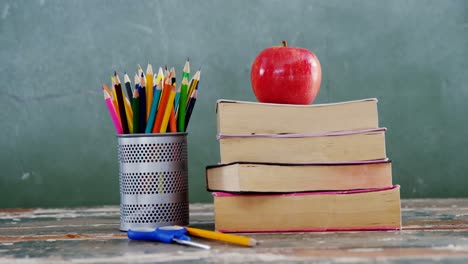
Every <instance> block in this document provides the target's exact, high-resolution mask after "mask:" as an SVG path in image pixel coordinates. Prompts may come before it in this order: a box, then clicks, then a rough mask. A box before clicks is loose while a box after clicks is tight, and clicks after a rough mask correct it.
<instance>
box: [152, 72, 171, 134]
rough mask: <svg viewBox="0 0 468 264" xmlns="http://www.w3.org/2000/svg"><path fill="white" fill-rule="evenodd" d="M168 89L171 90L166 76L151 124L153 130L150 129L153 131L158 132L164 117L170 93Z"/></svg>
mask: <svg viewBox="0 0 468 264" xmlns="http://www.w3.org/2000/svg"><path fill="white" fill-rule="evenodd" d="M170 90H171V85H170V79H169V78H166V82H165V83H164V87H163V90H162V94H161V99H160V100H159V106H158V112H157V114H156V120H155V121H154V125H153V130H152V132H153V133H159V131H161V125H162V121H163V118H164V114H165V112H166V106H167V102H168V101H169V95H170V93H171V91H170ZM166 128H167V124H166Z"/></svg>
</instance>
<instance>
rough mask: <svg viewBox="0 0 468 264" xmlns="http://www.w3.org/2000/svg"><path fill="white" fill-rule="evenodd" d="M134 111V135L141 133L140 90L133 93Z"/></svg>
mask: <svg viewBox="0 0 468 264" xmlns="http://www.w3.org/2000/svg"><path fill="white" fill-rule="evenodd" d="M132 109H133V131H134V133H139V132H140V95H139V93H138V89H135V90H134V91H133V97H132Z"/></svg>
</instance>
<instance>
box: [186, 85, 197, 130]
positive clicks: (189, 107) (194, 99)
mask: <svg viewBox="0 0 468 264" xmlns="http://www.w3.org/2000/svg"><path fill="white" fill-rule="evenodd" d="M197 92H198V91H197V90H195V91H193V94H192V96H190V99H189V103H188V105H187V110H186V113H185V127H187V126H188V124H189V121H190V117H191V116H192V111H193V108H194V107H195V103H196V102H197V94H198V93H197Z"/></svg>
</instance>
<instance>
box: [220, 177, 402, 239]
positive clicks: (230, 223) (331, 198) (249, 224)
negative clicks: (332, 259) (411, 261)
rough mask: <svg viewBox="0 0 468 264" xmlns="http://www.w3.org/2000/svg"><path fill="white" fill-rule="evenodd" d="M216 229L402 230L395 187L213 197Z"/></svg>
mask: <svg viewBox="0 0 468 264" xmlns="http://www.w3.org/2000/svg"><path fill="white" fill-rule="evenodd" d="M214 210H215V229H216V230H218V231H221V232H286V231H339V230H395V229H401V210H400V188H399V186H393V187H388V188H382V189H377V190H375V189H374V190H360V191H343V192H315V193H314V192H312V193H294V194H276V195H231V194H227V193H214Z"/></svg>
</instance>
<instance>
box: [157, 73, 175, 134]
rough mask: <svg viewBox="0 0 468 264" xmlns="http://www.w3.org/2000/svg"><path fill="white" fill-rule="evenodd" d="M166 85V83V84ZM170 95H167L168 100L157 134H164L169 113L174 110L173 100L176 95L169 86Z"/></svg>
mask: <svg viewBox="0 0 468 264" xmlns="http://www.w3.org/2000/svg"><path fill="white" fill-rule="evenodd" d="M166 83H167V82H166ZM170 92H171V93H170V94H169V100H168V101H167V105H166V109H164V111H165V112H164V117H163V120H162V123H161V128H160V130H159V133H166V130H167V124H168V123H169V117H170V115H171V111H172V109H173V108H174V98H175V94H176V87H175V86H172V85H171V91H170Z"/></svg>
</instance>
